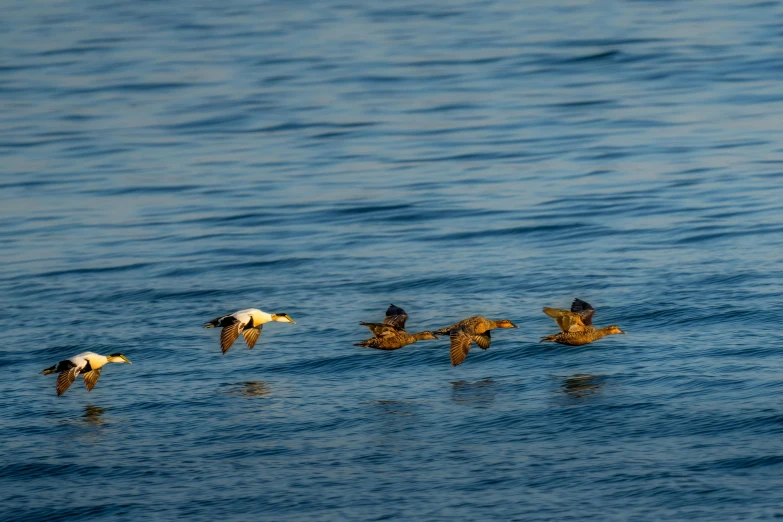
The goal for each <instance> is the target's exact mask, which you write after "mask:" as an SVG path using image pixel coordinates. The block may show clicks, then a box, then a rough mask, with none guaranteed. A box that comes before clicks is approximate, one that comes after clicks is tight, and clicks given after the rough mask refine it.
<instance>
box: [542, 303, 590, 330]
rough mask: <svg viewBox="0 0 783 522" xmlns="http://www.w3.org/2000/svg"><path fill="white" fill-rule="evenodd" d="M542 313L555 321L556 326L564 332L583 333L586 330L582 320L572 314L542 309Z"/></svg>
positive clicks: (552, 309)
mask: <svg viewBox="0 0 783 522" xmlns="http://www.w3.org/2000/svg"><path fill="white" fill-rule="evenodd" d="M544 313H545V314H546V315H548V316H549V317H551V318H553V319H554V320H555V321H557V325H558V326H559V327H560V329H561V330H562V331H564V332H584V331H585V329H586V328H585V325H584V323H583V322H582V318H581V317H580V316H579V314H575V313H574V312H570V311H568V310H559V309H557V308H546V307H544Z"/></svg>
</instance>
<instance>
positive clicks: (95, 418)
mask: <svg viewBox="0 0 783 522" xmlns="http://www.w3.org/2000/svg"><path fill="white" fill-rule="evenodd" d="M104 413H106V408H103V407H101V406H95V405H94V404H88V405H86V406H85V407H84V414H83V415H82V419H83V420H84V422H86V423H88V424H92V425H93V426H103V425H104V424H105V423H106V420H105V419H104V418H103V414H104Z"/></svg>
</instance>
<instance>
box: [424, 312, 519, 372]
mask: <svg viewBox="0 0 783 522" xmlns="http://www.w3.org/2000/svg"><path fill="white" fill-rule="evenodd" d="M494 328H519V327H518V326H517V325H515V324H514V323H512V322H511V321H509V320H508V319H501V320H500V321H493V320H491V319H487V318H486V317H481V316H475V317H468V318H467V319H463V320H462V321H460V322H458V323H454V324H452V325H451V326H447V327H445V328H441V329H440V330H435V332H434V333H435V335H446V334H448V335H449V336H450V337H451V365H452V366H457V365H458V364H462V361H464V360H465V357H467V356H468V351H469V350H470V345H471V343H476V344H477V345H479V348H481V349H482V350H486V349H487V348H489V343H490V342H491V338H490V335H489V331H490V330H492V329H494Z"/></svg>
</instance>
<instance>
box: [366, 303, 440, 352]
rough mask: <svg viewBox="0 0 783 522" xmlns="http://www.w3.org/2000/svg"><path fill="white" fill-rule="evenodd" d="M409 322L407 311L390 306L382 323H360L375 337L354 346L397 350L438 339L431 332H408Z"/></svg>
mask: <svg viewBox="0 0 783 522" xmlns="http://www.w3.org/2000/svg"><path fill="white" fill-rule="evenodd" d="M407 320H408V314H406V313H405V310H403V309H402V308H400V307H399V306H394V305H393V304H392V305H389V308H388V309H387V310H386V317H385V318H384V319H383V322H382V323H365V322H363V321H362V322H360V323H359V324H361V325H364V326H366V327H367V328H369V329H370V331H371V332H372V333H373V335H375V337H373V338H371V339H367V340H365V341H362V342H360V343H356V344H354V346H366V347H368V348H377V349H379V350H397V349H398V348H402V347H403V346H408V345H409V344H413V343H415V342H416V341H423V340H426V339H437V337H435V335H434V334H433V333H432V332H429V331H425V332H419V333H415V334H410V333H408V332H406V331H405V321H407Z"/></svg>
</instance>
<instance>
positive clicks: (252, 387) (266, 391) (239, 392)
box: [223, 381, 272, 398]
mask: <svg viewBox="0 0 783 522" xmlns="http://www.w3.org/2000/svg"><path fill="white" fill-rule="evenodd" d="M223 393H225V394H226V395H232V396H234V397H247V398H253V397H269V396H270V395H271V394H272V387H271V386H269V385H268V384H267V383H265V382H263V381H246V382H242V383H238V384H231V385H229V387H228V389H227V390H225V391H224V392H223Z"/></svg>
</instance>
